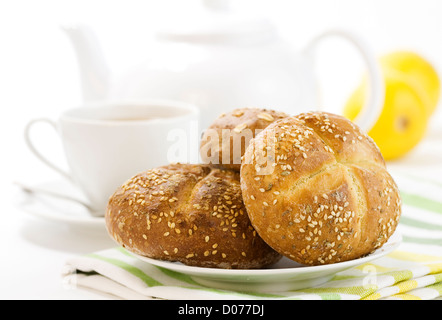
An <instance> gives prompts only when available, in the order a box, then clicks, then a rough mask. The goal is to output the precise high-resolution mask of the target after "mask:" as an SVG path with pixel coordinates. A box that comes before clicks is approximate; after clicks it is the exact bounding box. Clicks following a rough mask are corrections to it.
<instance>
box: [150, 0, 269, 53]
mask: <svg viewBox="0 0 442 320" xmlns="http://www.w3.org/2000/svg"><path fill="white" fill-rule="evenodd" d="M203 2H204V4H205V6H202V8H199V9H198V10H197V11H196V12H195V13H194V14H192V16H191V18H189V17H187V19H184V18H183V17H182V18H181V20H180V21H176V20H175V21H174V26H175V27H174V28H170V27H169V28H163V29H162V30H161V31H159V32H157V34H156V36H157V38H158V39H161V40H167V41H176V42H193V43H206V44H208V43H211V44H214V43H217V44H228V43H229V44H240V45H250V44H257V43H262V42H267V41H270V40H272V39H274V38H275V37H276V29H275V27H274V25H273V24H272V23H271V22H270V21H269V20H267V19H263V18H258V17H255V16H249V15H245V14H239V13H235V12H232V11H231V10H230V9H229V6H228V2H227V1H224V0H204V1H203Z"/></svg>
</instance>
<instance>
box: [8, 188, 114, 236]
mask: <svg viewBox="0 0 442 320" xmlns="http://www.w3.org/2000/svg"><path fill="white" fill-rule="evenodd" d="M31 187H35V188H38V189H44V190H48V191H51V192H56V193H59V194H65V195H69V196H71V197H74V198H77V199H80V200H84V196H83V195H82V194H81V192H80V191H79V190H78V189H77V188H75V186H73V185H72V184H71V183H69V182H68V181H65V180H56V181H51V182H46V183H40V184H38V185H33V186H31ZM15 204H16V206H17V207H18V208H19V209H20V210H22V211H24V212H26V213H28V214H31V215H33V216H35V217H38V218H41V219H45V220H48V221H53V222H57V223H64V224H67V225H69V226H71V227H74V228H76V229H78V230H82V231H88V232H89V231H92V232H103V231H106V228H105V222H104V217H94V216H92V215H91V214H90V213H89V211H88V210H87V209H86V208H85V207H83V206H82V205H80V204H77V203H75V202H73V201H69V200H64V199H59V198H56V197H52V196H48V195H43V194H28V193H26V192H25V191H22V190H19V194H18V195H17V197H16V199H15Z"/></svg>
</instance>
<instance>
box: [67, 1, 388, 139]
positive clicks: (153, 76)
mask: <svg viewBox="0 0 442 320" xmlns="http://www.w3.org/2000/svg"><path fill="white" fill-rule="evenodd" d="M212 9H213V8H212ZM212 9H210V10H205V8H201V11H198V12H194V14H193V18H192V19H188V18H187V17H185V16H183V21H176V24H175V28H170V27H169V28H167V27H166V28H163V29H160V30H158V32H157V33H156V37H155V41H152V42H153V43H152V44H150V45H149V51H148V52H146V57H145V59H144V61H141V62H138V61H137V62H136V63H128V62H127V61H125V63H123V62H122V63H123V65H126V66H127V68H126V70H122V71H121V69H122V68H115V67H113V66H112V65H108V64H107V63H106V61H107V59H106V56H107V54H106V53H105V52H104V51H103V50H101V46H100V45H99V39H97V37H96V35H95V32H93V30H91V29H90V28H89V27H88V26H84V25H77V26H66V27H65V28H64V30H65V31H66V34H67V35H68V37H69V39H70V40H71V42H72V44H73V46H74V49H75V52H76V55H77V58H78V62H79V69H80V75H81V85H82V88H83V98H84V99H85V101H91V100H96V99H101V100H103V99H109V100H120V99H128V98H129V99H130V98H136V99H138V98H146V97H149V98H152V97H153V98H162V99H174V100H181V101H187V102H190V103H193V104H195V105H197V106H198V107H199V108H200V111H201V127H202V128H203V129H204V128H206V127H208V126H209V125H210V123H211V122H212V121H213V120H214V119H215V118H216V117H217V116H218V115H219V114H221V113H224V112H228V111H230V110H232V109H234V108H238V107H257V108H273V109H277V110H279V111H284V112H286V113H288V114H291V115H295V114H298V113H301V112H306V111H312V110H318V109H320V108H323V107H325V110H327V101H321V98H320V88H318V83H317V82H318V81H317V80H318V79H316V75H315V70H314V69H315V59H314V56H315V52H316V51H317V44H318V43H320V42H322V40H323V39H325V38H330V37H338V38H341V39H343V40H345V41H347V42H349V43H350V44H351V45H353V46H354V47H355V49H356V51H357V52H358V53H359V54H360V56H361V58H362V59H363V61H364V62H365V63H366V66H367V72H368V73H367V74H368V80H369V82H370V85H369V90H370V92H369V94H368V100H367V101H366V104H365V106H364V108H363V111H362V112H361V115H360V117H358V119H356V120H355V121H356V123H357V124H359V125H360V126H361V127H362V129H363V130H366V131H368V130H369V129H370V128H371V126H372V125H374V123H375V122H376V120H377V118H378V115H379V114H380V111H381V108H382V105H383V103H382V102H383V98H384V91H383V90H384V85H383V82H382V77H381V74H380V72H379V68H378V65H377V62H376V59H375V56H374V55H373V54H372V53H371V50H370V48H369V46H368V45H367V44H366V43H365V41H364V40H363V39H361V37H360V36H357V35H355V34H353V33H352V32H349V31H348V30H325V31H324V32H322V33H320V34H318V36H317V37H315V38H314V39H312V40H311V41H310V42H309V43H307V45H306V46H305V47H304V48H292V46H291V45H289V44H288V42H287V41H286V40H285V39H282V38H281V37H280V36H279V35H278V32H277V30H276V28H275V26H274V25H273V24H272V23H271V22H270V21H269V20H266V19H262V18H257V17H253V16H251V15H241V14H238V13H234V12H228V11H225V10H224V11H222V12H216V11H214V10H212ZM176 26H179V27H178V28H177V27H176ZM123 59H124V58H123ZM336 63H339V64H342V65H343V67H345V61H336ZM91 75H92V76H91ZM336 78H337V79H338V78H339V75H338V74H337V75H336Z"/></svg>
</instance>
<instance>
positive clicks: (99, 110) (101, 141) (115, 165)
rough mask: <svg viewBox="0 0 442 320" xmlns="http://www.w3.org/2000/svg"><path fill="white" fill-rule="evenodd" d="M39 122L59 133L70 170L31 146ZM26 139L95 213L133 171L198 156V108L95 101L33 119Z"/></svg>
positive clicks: (160, 102) (150, 102) (99, 212)
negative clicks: (57, 115)
mask: <svg viewBox="0 0 442 320" xmlns="http://www.w3.org/2000/svg"><path fill="white" fill-rule="evenodd" d="M149 117H152V118H150V119H146V118H149ZM128 119H129V120H128ZM132 119H137V120H132ZM39 122H44V123H46V124H50V125H52V126H53V127H54V128H55V130H56V131H57V133H58V134H59V136H60V138H61V141H62V144H63V147H64V151H65V155H66V159H67V162H68V165H69V169H70V172H65V171H64V170H62V169H59V168H58V166H57V165H55V164H53V163H52V162H51V160H49V159H47V158H46V157H45V156H44V155H43V154H41V153H40V152H39V151H38V149H37V148H36V147H35V146H34V143H33V141H32V140H33V139H31V132H32V133H34V131H33V130H31V128H32V127H33V126H34V124H36V123H39ZM25 138H26V142H27V144H28V146H29V148H30V150H31V151H32V152H33V153H34V154H35V155H36V156H37V157H38V158H39V159H40V160H42V161H43V162H44V163H45V164H46V165H48V166H50V167H51V168H52V169H54V170H56V171H58V172H59V173H60V174H62V175H63V176H64V177H65V178H67V179H68V180H72V181H73V182H74V183H75V184H76V185H77V186H78V187H79V188H80V189H81V190H82V191H83V192H84V194H85V195H86V197H87V200H88V202H89V204H90V205H91V206H92V207H94V208H95V213H96V215H101V216H104V210H105V207H106V205H107V201H108V199H109V197H110V196H111V195H112V194H113V193H114V191H115V190H116V189H117V188H118V187H119V186H120V185H122V184H123V183H124V182H125V181H126V180H127V179H129V178H131V177H132V176H134V175H135V174H137V173H139V172H142V171H145V170H147V169H151V168H154V167H158V166H162V165H166V164H168V163H170V162H192V157H195V155H198V109H197V108H196V107H195V106H193V105H190V104H186V103H182V102H177V101H169V100H143V101H121V102H100V103H98V102H97V103H94V104H88V105H85V106H82V107H76V108H73V109H70V110H67V111H65V112H64V113H63V114H62V115H61V116H60V118H59V120H58V121H57V122H54V121H52V120H51V119H35V120H32V121H31V122H29V123H28V125H27V126H26V128H25ZM37 145H38V144H37ZM193 161H195V159H194V160H193Z"/></svg>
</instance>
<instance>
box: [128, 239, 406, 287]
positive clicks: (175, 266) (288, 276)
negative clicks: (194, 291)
mask: <svg viewBox="0 0 442 320" xmlns="http://www.w3.org/2000/svg"><path fill="white" fill-rule="evenodd" d="M401 241H402V237H401V235H400V234H399V233H398V232H397V231H396V232H395V233H394V234H393V235H392V236H391V238H390V239H389V240H388V242H387V243H386V244H385V245H384V246H382V247H381V248H379V249H378V250H376V251H375V252H373V253H372V254H370V255H367V256H365V257H362V258H359V259H354V260H350V261H344V262H339V263H335V264H328V265H321V266H302V265H300V264H298V263H296V262H294V261H292V260H290V259H288V258H285V257H284V258H282V259H281V260H280V261H279V262H278V263H276V264H275V265H272V266H270V267H269V268H266V269H257V270H236V269H234V270H231V269H216V268H201V267H192V266H186V265H183V264H182V263H178V262H168V261H161V260H155V259H151V258H147V257H143V256H140V255H136V256H137V257H138V258H139V259H140V260H142V261H145V262H147V263H150V264H153V265H156V266H158V267H162V268H166V269H168V270H172V271H176V272H180V273H183V274H186V275H189V276H191V277H192V279H193V280H195V281H196V282H198V283H200V284H202V285H205V286H208V287H212V288H218V289H226V290H238V291H255V292H267V293H268V292H278V291H279V292H280V291H288V290H300V289H303V288H308V287H313V286H317V285H320V284H322V283H325V282H326V281H328V280H330V279H331V278H332V277H333V276H334V275H335V274H336V273H338V272H341V271H344V270H346V269H348V268H352V267H356V266H358V265H361V264H364V263H366V262H369V261H372V260H374V259H377V258H380V257H382V256H384V255H386V254H388V253H390V252H392V251H393V250H395V249H396V248H397V247H398V246H399V244H400V243H401Z"/></svg>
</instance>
